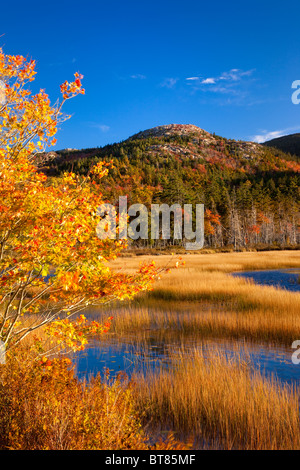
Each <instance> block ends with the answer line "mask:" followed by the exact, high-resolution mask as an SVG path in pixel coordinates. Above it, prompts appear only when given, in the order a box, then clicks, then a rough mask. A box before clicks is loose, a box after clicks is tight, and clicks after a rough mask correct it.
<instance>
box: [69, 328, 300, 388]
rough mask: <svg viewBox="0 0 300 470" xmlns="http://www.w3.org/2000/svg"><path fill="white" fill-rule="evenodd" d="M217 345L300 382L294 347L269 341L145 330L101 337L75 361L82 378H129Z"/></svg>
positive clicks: (267, 370)
mask: <svg viewBox="0 0 300 470" xmlns="http://www.w3.org/2000/svg"><path fill="white" fill-rule="evenodd" d="M216 346H217V349H218V351H224V352H226V354H227V355H229V356H231V355H232V357H234V355H236V354H238V355H239V357H241V358H242V359H243V360H245V361H246V362H249V363H250V362H251V364H252V365H253V366H254V368H255V369H259V370H260V371H261V372H262V373H263V374H265V375H266V376H269V377H270V376H271V375H272V374H273V375H275V376H277V377H278V379H279V380H280V381H282V382H285V383H299V385H300V364H299V365H296V364H293V362H292V354H293V352H294V351H295V350H294V349H292V348H285V347H278V346H276V347H275V346H271V345H268V344H263V343H261V344H254V343H251V342H245V341H237V340H232V341H229V340H224V339H217V338H211V339H207V338H205V339H201V338H197V339H196V338H188V337H186V338H185V339H184V345H183V344H182V337H181V338H179V336H177V338H176V335H174V336H173V338H172V336H169V338H162V337H161V335H155V333H153V332H152V333H151V332H149V333H148V334H147V333H145V334H144V337H143V339H142V341H141V340H136V339H134V337H133V336H132V337H130V336H127V337H117V336H116V337H112V338H106V339H100V340H98V341H94V342H93V343H91V344H90V345H89V346H88V348H87V349H86V350H85V351H83V352H80V353H76V355H75V357H74V363H75V365H76V372H77V375H78V377H79V378H81V379H82V378H84V377H86V378H88V377H89V376H91V375H96V374H97V373H98V372H100V373H101V374H102V373H104V371H105V369H106V368H108V369H109V371H110V375H111V377H114V376H116V375H117V373H118V372H120V371H124V372H125V373H126V374H127V375H128V376H129V377H130V376H131V375H132V374H133V373H138V372H146V371H147V370H152V371H153V370H156V369H157V370H158V369H160V368H166V369H167V368H169V367H170V365H171V357H172V358H174V355H175V356H176V352H177V353H178V354H179V353H180V352H181V351H182V350H184V351H193V350H195V349H198V348H199V349H200V350H202V351H203V352H204V356H205V353H209V352H210V351H213V350H214V349H215V348H216Z"/></svg>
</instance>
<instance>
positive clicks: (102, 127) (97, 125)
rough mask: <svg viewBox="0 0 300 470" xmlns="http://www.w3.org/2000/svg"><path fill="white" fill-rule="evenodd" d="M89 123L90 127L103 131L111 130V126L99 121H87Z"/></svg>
mask: <svg viewBox="0 0 300 470" xmlns="http://www.w3.org/2000/svg"><path fill="white" fill-rule="evenodd" d="M87 125H88V126H89V127H93V128H95V129H99V130H100V131H101V132H108V131H109V130H110V127H109V126H107V125H106V124H101V123H98V122H87Z"/></svg>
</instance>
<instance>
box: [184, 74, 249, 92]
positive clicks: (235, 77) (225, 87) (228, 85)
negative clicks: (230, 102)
mask: <svg viewBox="0 0 300 470" xmlns="http://www.w3.org/2000/svg"><path fill="white" fill-rule="evenodd" d="M253 72H254V69H251V70H240V69H231V70H229V71H228V72H223V73H222V74H221V75H219V76H218V77H207V78H202V79H201V82H200V85H217V84H218V83H222V87H221V86H218V88H216V87H207V89H208V90H210V91H214V92H216V91H217V92H219V93H229V90H230V89H232V87H233V86H234V85H235V84H237V82H240V81H241V80H242V79H243V78H244V77H249V76H250V75H252V73H253ZM196 78H197V79H198V77H190V78H187V79H186V80H196Z"/></svg>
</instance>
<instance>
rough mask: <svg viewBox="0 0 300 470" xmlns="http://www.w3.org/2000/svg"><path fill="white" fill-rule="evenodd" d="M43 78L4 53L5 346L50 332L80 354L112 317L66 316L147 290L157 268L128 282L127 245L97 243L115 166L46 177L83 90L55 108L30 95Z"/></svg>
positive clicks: (0, 144)
mask: <svg viewBox="0 0 300 470" xmlns="http://www.w3.org/2000/svg"><path fill="white" fill-rule="evenodd" d="M35 73H36V72H35V62H34V61H32V60H27V59H26V58H24V57H22V56H10V55H5V54H4V53H3V52H2V50H0V80H1V82H2V91H3V90H4V95H5V96H4V97H3V96H2V99H1V103H0V339H1V340H2V341H3V342H4V343H5V345H6V348H7V349H8V348H9V347H10V346H12V345H13V344H18V343H19V342H20V341H21V340H23V339H24V338H25V337H26V336H27V335H28V334H29V333H31V332H33V331H34V330H36V329H37V328H40V327H41V326H45V325H50V329H49V332H50V333H51V334H52V335H55V336H56V337H57V339H59V341H60V343H61V344H62V345H63V344H65V343H66V344H67V345H68V346H69V347H71V348H73V349H75V350H77V349H81V348H82V347H83V346H84V344H85V343H86V341H87V337H88V335H89V334H90V333H96V334H98V333H103V332H105V331H106V330H107V328H108V326H109V321H110V320H108V323H107V324H106V325H100V324H97V323H96V322H93V323H92V324H91V325H89V324H88V323H87V321H86V319H85V317H80V319H79V320H77V322H76V323H73V322H71V321H69V320H68V319H67V318H68V317H69V318H70V315H72V314H75V313H78V312H80V311H82V310H84V309H85V308H86V307H87V306H88V305H99V304H103V303H106V302H108V301H111V300H113V299H121V300H122V299H125V298H130V297H132V296H133V295H135V294H136V293H138V292H140V291H141V290H144V289H148V288H149V287H150V286H151V284H152V282H153V280H154V279H155V276H156V269H155V266H154V265H153V264H151V265H149V266H142V267H141V269H140V270H139V271H138V272H136V273H134V274H130V275H129V274H125V273H124V272H114V271H113V270H111V269H110V268H109V266H108V262H109V261H111V260H113V259H114V258H115V257H116V256H117V255H118V253H119V252H120V251H121V250H122V249H123V248H124V242H123V241H118V240H109V239H106V240H100V239H99V238H97V236H96V227H97V224H98V222H99V220H100V219H99V216H98V215H97V208H98V207H99V206H100V205H101V204H102V203H103V197H102V194H101V179H102V178H103V177H104V176H105V175H106V173H107V172H108V168H107V166H105V165H102V164H101V163H100V164H97V165H95V166H94V168H92V169H91V171H90V173H89V175H88V176H85V177H79V176H76V175H75V174H73V173H66V174H64V175H63V176H62V177H61V178H59V179H55V180H53V181H52V180H50V179H49V178H47V177H46V176H45V174H43V173H41V172H40V171H38V169H37V165H36V159H37V155H38V154H39V155H40V154H41V151H42V150H44V149H45V148H46V147H47V146H49V145H52V144H54V143H55V142H56V141H55V138H54V136H55V133H56V131H57V126H58V123H60V122H62V121H64V120H65V119H66V118H68V116H65V115H64V114H63V113H62V105H63V104H64V102H65V101H66V100H68V99H70V98H73V97H75V96H76V95H79V94H83V93H84V89H83V88H82V85H81V80H82V76H81V75H80V74H78V73H76V74H75V79H74V81H73V82H67V81H66V82H64V83H63V84H62V85H61V93H62V100H61V102H58V103H56V104H55V105H54V106H52V105H51V103H50V100H49V97H48V95H47V94H46V93H45V91H44V90H40V91H39V92H37V93H36V94H33V93H32V92H31V91H30V89H29V84H30V82H32V81H33V80H34V78H35ZM36 314H38V315H36ZM22 317H24V318H25V317H26V319H27V320H26V322H22V321H21V320H22ZM28 319H29V320H28Z"/></svg>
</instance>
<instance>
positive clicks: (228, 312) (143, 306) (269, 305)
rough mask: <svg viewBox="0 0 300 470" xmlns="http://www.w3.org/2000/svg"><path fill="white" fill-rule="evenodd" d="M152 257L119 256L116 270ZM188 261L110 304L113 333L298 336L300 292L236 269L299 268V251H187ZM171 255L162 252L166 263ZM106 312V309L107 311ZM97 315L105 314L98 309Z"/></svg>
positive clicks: (267, 338)
mask: <svg viewBox="0 0 300 470" xmlns="http://www.w3.org/2000/svg"><path fill="white" fill-rule="evenodd" d="M141 258H143V259H141ZM149 259H150V258H149V257H138V258H121V259H118V260H116V261H115V262H114V263H113V266H114V268H115V269H118V268H125V269H126V270H128V271H133V270H135V269H136V268H137V267H138V265H139V262H143V261H146V260H149ZM184 260H185V261H186V265H185V267H183V268H180V269H173V270H172V271H171V273H170V274H168V275H164V276H162V278H161V279H160V280H159V281H158V282H157V283H156V284H155V286H154V289H153V290H152V291H150V292H148V293H144V294H140V295H138V296H137V298H136V299H135V300H134V301H133V302H131V303H128V304H126V303H125V304H123V305H122V304H121V305H120V304H119V305H115V306H112V307H110V309H109V314H110V315H113V316H114V322H113V330H112V331H113V332H116V333H120V334H123V333H127V332H129V331H134V330H136V331H138V330H141V329H151V328H154V329H163V330H164V329H175V330H178V331H180V332H184V333H188V332H191V331H193V332H194V333H195V334H198V335H201V336H214V337H216V336H221V337H223V336H225V337H232V338H240V337H246V338H247V339H251V340H263V341H272V342H280V343H285V344H291V342H292V341H293V340H294V339H295V338H298V337H300V293H296V292H289V291H286V290H283V289H279V288H276V287H271V286H260V285H257V284H255V283H254V282H253V281H251V280H249V279H244V278H241V277H235V276H232V275H231V274H230V273H232V272H233V271H243V270H256V269H279V268H280V269H283V268H297V267H299V266H300V253H299V252H298V251H296V252H295V251H293V252H275V253H274V252H260V253H253V252H251V253H229V254H228V253H222V254H207V255H186V256H185V257H184ZM169 261H170V257H168V256H158V257H157V259H156V263H157V265H158V266H164V265H166V264H167V263H168V262H169ZM106 313H107V311H105V312H104V314H106ZM97 315H99V316H100V318H101V316H102V315H103V312H101V311H100V310H99V311H97Z"/></svg>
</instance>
